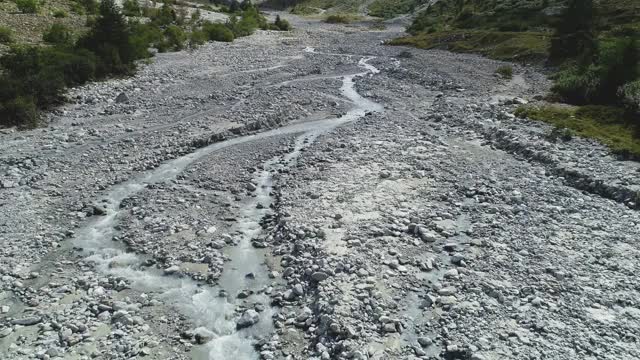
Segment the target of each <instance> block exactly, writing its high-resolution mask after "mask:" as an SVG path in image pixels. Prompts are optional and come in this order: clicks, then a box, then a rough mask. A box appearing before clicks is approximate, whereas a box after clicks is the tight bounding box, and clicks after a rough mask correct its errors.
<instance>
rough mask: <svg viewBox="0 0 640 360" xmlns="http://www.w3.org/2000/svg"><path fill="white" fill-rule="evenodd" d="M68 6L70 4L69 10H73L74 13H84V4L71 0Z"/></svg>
mask: <svg viewBox="0 0 640 360" xmlns="http://www.w3.org/2000/svg"><path fill="white" fill-rule="evenodd" d="M70 6H71V12H73V13H74V14H78V15H84V14H85V13H86V10H85V8H84V6H82V4H79V3H77V2H73V3H71V4H70Z"/></svg>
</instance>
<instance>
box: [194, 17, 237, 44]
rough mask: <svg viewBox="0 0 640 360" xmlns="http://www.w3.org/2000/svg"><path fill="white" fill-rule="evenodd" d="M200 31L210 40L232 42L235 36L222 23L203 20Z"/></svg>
mask: <svg viewBox="0 0 640 360" xmlns="http://www.w3.org/2000/svg"><path fill="white" fill-rule="evenodd" d="M202 31H203V32H204V33H205V34H206V35H207V38H208V39H209V40H211V41H223V42H232V41H233V39H234V38H235V36H234V34H233V32H232V31H231V30H230V29H229V28H228V27H227V26H225V25H223V24H217V23H210V22H205V23H204V25H202Z"/></svg>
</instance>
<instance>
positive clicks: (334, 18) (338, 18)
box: [324, 15, 351, 24]
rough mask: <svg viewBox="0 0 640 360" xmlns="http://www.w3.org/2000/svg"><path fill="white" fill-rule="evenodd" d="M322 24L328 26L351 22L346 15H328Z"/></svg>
mask: <svg viewBox="0 0 640 360" xmlns="http://www.w3.org/2000/svg"><path fill="white" fill-rule="evenodd" d="M324 22H326V23H328V24H348V23H350V22H351V20H350V19H349V17H347V16H346V15H329V16H327V18H326V19H324Z"/></svg>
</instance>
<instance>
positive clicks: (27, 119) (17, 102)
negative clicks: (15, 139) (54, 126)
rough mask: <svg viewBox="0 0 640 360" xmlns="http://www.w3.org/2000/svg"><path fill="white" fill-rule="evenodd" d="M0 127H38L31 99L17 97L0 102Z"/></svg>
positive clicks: (33, 103) (36, 111) (33, 102)
mask: <svg viewBox="0 0 640 360" xmlns="http://www.w3.org/2000/svg"><path fill="white" fill-rule="evenodd" d="M0 126H7V127H8V126H19V127H22V128H34V127H36V126H38V110H37V108H36V104H35V101H34V100H33V98H28V97H22V96H18V97H16V98H15V99H11V100H9V101H6V102H0Z"/></svg>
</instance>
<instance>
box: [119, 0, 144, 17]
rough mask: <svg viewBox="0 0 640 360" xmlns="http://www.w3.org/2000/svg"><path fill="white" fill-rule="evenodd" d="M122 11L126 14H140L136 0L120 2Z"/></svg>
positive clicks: (140, 10)
mask: <svg viewBox="0 0 640 360" xmlns="http://www.w3.org/2000/svg"><path fill="white" fill-rule="evenodd" d="M122 13H123V14H124V15H126V16H140V15H142V9H140V5H139V4H138V1H137V0H125V1H124V2H123V3H122Z"/></svg>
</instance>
